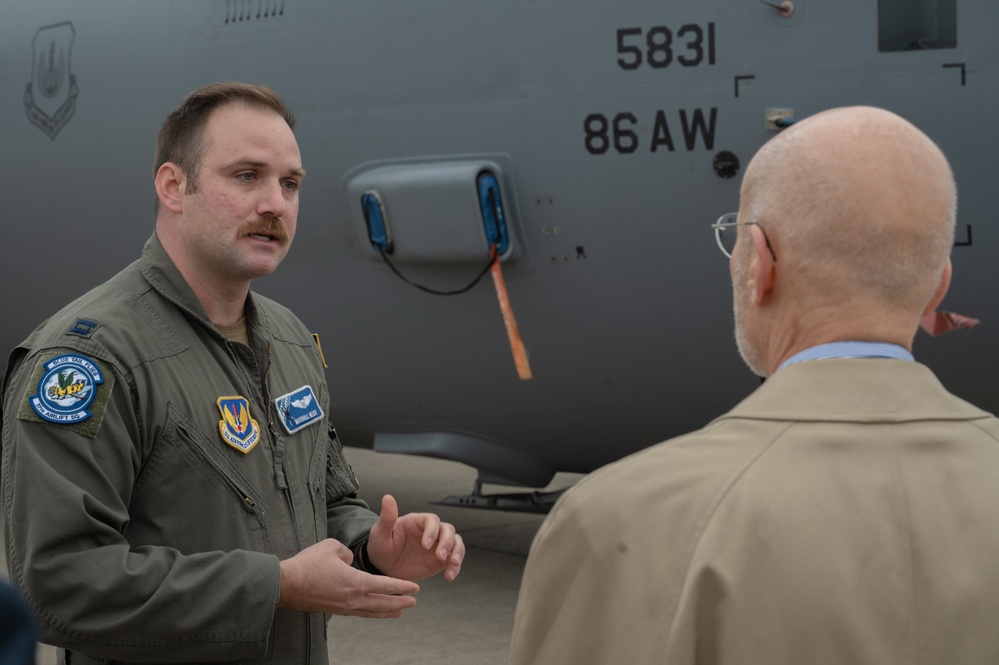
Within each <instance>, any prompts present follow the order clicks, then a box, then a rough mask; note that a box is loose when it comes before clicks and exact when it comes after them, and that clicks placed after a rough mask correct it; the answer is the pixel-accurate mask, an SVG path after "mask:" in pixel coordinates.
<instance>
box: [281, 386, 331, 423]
mask: <svg viewBox="0 0 999 665" xmlns="http://www.w3.org/2000/svg"><path fill="white" fill-rule="evenodd" d="M274 406H276V407H277V412H278V416H280V418H281V424H282V425H284V429H285V431H286V432H288V434H294V433H295V432H297V431H298V430H300V429H302V428H303V427H308V426H309V425H311V424H312V423H315V422H318V421H320V420H322V419H323V415H324V414H323V410H322V408H320V406H319V402H318V400H316V394H315V393H314V392H312V386H302V387H301V388H299V389H298V390H295V391H292V392H290V393H288V394H287V395H282V396H281V397H278V398H277V399H276V400H274Z"/></svg>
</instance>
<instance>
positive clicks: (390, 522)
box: [371, 494, 399, 533]
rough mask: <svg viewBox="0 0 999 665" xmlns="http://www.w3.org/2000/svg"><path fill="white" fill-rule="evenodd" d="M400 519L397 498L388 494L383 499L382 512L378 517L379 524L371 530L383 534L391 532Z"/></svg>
mask: <svg viewBox="0 0 999 665" xmlns="http://www.w3.org/2000/svg"><path fill="white" fill-rule="evenodd" d="M398 519H399V505H398V504H397V503H396V502H395V497H393V496H392V495H391V494H386V495H385V496H383V497H382V512H381V514H380V515H379V516H378V522H377V523H376V524H375V526H374V527H372V528H371V530H372V531H375V530H376V529H377V530H379V531H383V532H386V533H387V532H391V531H392V527H394V526H395V523H396V522H397V521H398Z"/></svg>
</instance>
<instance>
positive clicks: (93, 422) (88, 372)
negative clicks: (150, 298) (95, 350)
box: [17, 351, 114, 439]
mask: <svg viewBox="0 0 999 665" xmlns="http://www.w3.org/2000/svg"><path fill="white" fill-rule="evenodd" d="M113 389H114V372H113V371H112V369H111V367H110V366H108V365H107V364H104V363H102V362H101V361H100V360H96V359H94V358H89V357H87V356H84V355H82V354H79V353H74V352H72V351H71V352H69V353H66V352H56V353H52V354H49V355H42V356H41V357H39V359H38V361H37V363H36V364H35V368H34V370H32V372H31V376H30V377H29V379H28V385H27V388H26V390H25V391H24V398H23V399H22V400H21V406H20V407H19V408H18V411H17V417H18V419H20V420H28V421H33V422H39V423H55V424H57V425H59V426H60V427H63V428H65V429H68V430H70V431H73V432H77V433H78V434H82V435H84V436H86V437H88V438H91V439H93V438H96V437H97V434H98V432H100V431H101V425H102V424H103V422H104V414H105V412H106V411H107V408H108V402H110V400H111V392H112V390H113Z"/></svg>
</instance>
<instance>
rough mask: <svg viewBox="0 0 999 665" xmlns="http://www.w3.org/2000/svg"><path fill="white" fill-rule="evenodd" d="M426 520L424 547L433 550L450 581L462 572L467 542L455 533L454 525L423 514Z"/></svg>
mask: <svg viewBox="0 0 999 665" xmlns="http://www.w3.org/2000/svg"><path fill="white" fill-rule="evenodd" d="M420 517H422V518H423V519H424V525H423V547H424V548H425V549H427V550H430V549H431V548H433V550H434V556H435V557H436V558H437V560H438V561H440V563H441V566H442V567H443V568H444V579H446V580H448V581H450V580H453V579H454V578H456V577H457V576H458V573H460V572H461V562H462V560H463V559H464V558H465V541H464V540H462V538H461V536H459V535H458V533H457V531H455V528H454V525H453V524H451V523H449V522H441V520H440V518H439V517H437V515H433V514H431V513H425V514H421V515H420Z"/></svg>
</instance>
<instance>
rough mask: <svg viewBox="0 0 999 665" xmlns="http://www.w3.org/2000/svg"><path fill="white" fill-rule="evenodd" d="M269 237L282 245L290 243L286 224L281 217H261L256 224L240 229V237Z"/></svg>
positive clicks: (252, 223)
mask: <svg viewBox="0 0 999 665" xmlns="http://www.w3.org/2000/svg"><path fill="white" fill-rule="evenodd" d="M253 235H259V236H268V237H269V238H271V239H272V240H277V241H278V242H280V243H286V242H288V232H287V231H285V228H284V222H282V221H281V218H280V217H261V218H260V219H258V220H257V221H256V222H251V223H249V224H247V225H246V226H244V227H243V228H241V229H240V231H239V237H240V238H245V237H246V236H253Z"/></svg>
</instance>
